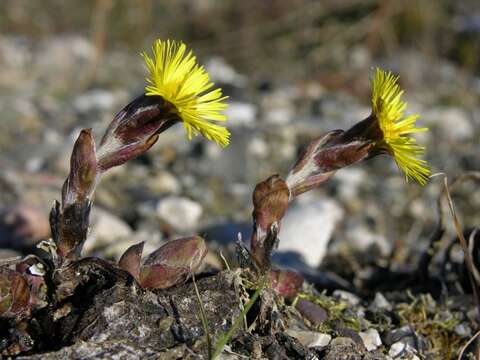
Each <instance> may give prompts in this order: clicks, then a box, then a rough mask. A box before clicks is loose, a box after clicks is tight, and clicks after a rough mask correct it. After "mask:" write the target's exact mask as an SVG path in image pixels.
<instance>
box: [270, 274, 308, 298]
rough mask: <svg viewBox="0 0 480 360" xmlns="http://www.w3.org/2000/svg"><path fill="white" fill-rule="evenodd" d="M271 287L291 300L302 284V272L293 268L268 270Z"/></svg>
mask: <svg viewBox="0 0 480 360" xmlns="http://www.w3.org/2000/svg"><path fill="white" fill-rule="evenodd" d="M270 281H271V284H272V289H273V290H275V292H276V293H277V294H278V295H280V296H283V297H284V298H285V299H288V300H293V299H294V298H295V296H297V294H298V292H299V291H300V289H301V288H302V285H303V276H302V274H300V273H298V272H296V271H293V270H272V271H271V272H270Z"/></svg>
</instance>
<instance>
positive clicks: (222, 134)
mask: <svg viewBox="0 0 480 360" xmlns="http://www.w3.org/2000/svg"><path fill="white" fill-rule="evenodd" d="M152 53H153V57H150V56H149V55H148V54H146V53H143V54H142V56H143V58H144V61H145V65H146V67H147V70H148V72H149V75H150V76H149V77H148V78H147V82H148V85H147V86H146V87H145V94H146V95H160V96H162V97H163V98H164V99H165V100H167V101H168V102H170V103H171V104H173V106H174V107H175V109H176V111H177V113H178V116H179V117H180V119H181V120H182V122H183V126H184V128H185V130H186V132H187V136H188V138H189V139H191V138H192V135H198V134H201V135H203V136H204V137H206V138H207V139H209V140H212V141H215V142H216V143H217V144H219V145H221V146H223V147H225V146H227V145H228V144H229V141H230V140H229V138H230V132H229V131H228V129H227V128H226V127H224V126H221V125H218V124H216V122H218V121H226V120H227V119H226V116H225V115H224V114H222V112H223V111H224V110H225V109H226V107H227V104H226V103H225V100H226V99H227V98H228V97H227V96H223V94H222V90H221V89H214V90H211V88H212V87H213V83H212V82H210V78H209V76H208V73H207V72H206V71H205V69H204V68H203V67H202V66H199V65H198V64H197V60H196V58H195V56H194V55H193V53H192V52H191V51H190V52H187V47H186V45H185V44H184V43H183V42H178V43H177V42H176V41H170V40H167V41H162V40H156V41H155V43H154V44H153V47H152Z"/></svg>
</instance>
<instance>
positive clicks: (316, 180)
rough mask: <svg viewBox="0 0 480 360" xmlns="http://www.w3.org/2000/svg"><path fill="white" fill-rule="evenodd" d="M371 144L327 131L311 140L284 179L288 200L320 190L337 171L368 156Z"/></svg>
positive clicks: (343, 133)
mask: <svg viewBox="0 0 480 360" xmlns="http://www.w3.org/2000/svg"><path fill="white" fill-rule="evenodd" d="M373 146H374V144H373V142H371V141H369V140H364V139H361V138H353V137H351V136H350V134H349V133H348V134H347V133H345V132H344V131H342V130H334V131H330V132H328V133H327V134H325V135H323V136H321V137H319V138H317V139H315V140H313V141H312V142H310V144H309V145H308V146H307V147H306V149H305V150H304V151H303V153H302V154H301V155H300V157H299V158H298V160H297V162H296V163H295V165H294V166H293V168H292V169H291V170H290V173H289V174H288V176H287V180H286V182H287V184H288V187H289V189H290V192H291V199H293V198H294V197H296V196H298V195H300V194H301V193H304V192H306V191H309V190H311V189H313V188H316V187H318V186H320V185H321V184H322V183H323V182H325V181H326V180H328V179H329V178H330V177H331V176H332V175H333V174H334V173H335V171H336V170H338V169H341V168H343V167H345V166H348V165H351V164H353V163H355V162H358V161H361V160H364V159H366V158H367V157H369V156H370V155H371V149H372V148H373Z"/></svg>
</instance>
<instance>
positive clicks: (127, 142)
mask: <svg viewBox="0 0 480 360" xmlns="http://www.w3.org/2000/svg"><path fill="white" fill-rule="evenodd" d="M176 122H178V115H176V114H175V111H174V107H173V105H171V104H170V103H169V102H168V101H165V100H164V99H163V98H162V97H161V96H146V95H142V96H140V97H138V98H136V99H135V100H133V101H132V102H131V103H130V104H128V105H127V106H125V107H124V108H123V109H122V110H121V111H120V112H119V113H118V114H117V115H116V116H115V118H114V119H113V121H112V122H111V123H110V125H109V126H108V128H107V131H106V132H105V135H104V136H103V138H102V141H101V142H100V147H99V149H98V167H99V170H100V171H101V172H104V171H106V170H108V169H110V168H111V167H114V166H118V165H121V164H124V163H125V162H127V161H128V160H131V159H133V158H136V157H138V156H140V155H142V154H143V153H145V152H146V151H147V150H148V149H150V147H152V146H153V144H155V142H156V141H157V139H158V134H159V133H161V132H163V131H165V130H166V129H168V128H169V127H170V126H172V125H174V124H175V123H176Z"/></svg>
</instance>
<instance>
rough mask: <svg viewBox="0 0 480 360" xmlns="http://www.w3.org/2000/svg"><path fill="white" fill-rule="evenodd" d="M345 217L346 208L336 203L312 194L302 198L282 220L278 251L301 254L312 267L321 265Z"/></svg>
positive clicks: (294, 203)
mask: <svg viewBox="0 0 480 360" xmlns="http://www.w3.org/2000/svg"><path fill="white" fill-rule="evenodd" d="M342 218H343V209H342V208H341V207H340V205H339V204H338V203H337V202H336V201H335V200H333V199H330V198H320V197H318V196H315V195H314V194H313V195H312V193H306V194H302V195H300V196H299V198H298V200H295V202H293V203H292V205H291V206H290V207H289V209H288V211H287V213H286V215H285V217H284V219H283V221H282V230H281V233H280V245H279V248H278V251H279V252H280V251H284V252H287V251H293V252H297V253H299V254H300V255H302V257H303V259H304V260H305V262H306V263H307V264H308V265H310V266H312V267H316V266H318V265H319V264H320V263H321V261H322V259H323V257H324V256H325V254H326V252H327V246H328V243H329V241H330V239H331V237H332V235H333V232H334V230H335V228H336V226H337V224H338V223H339V222H340V220H342Z"/></svg>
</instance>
